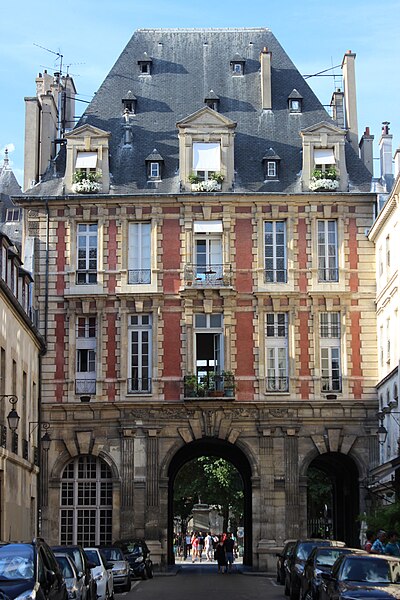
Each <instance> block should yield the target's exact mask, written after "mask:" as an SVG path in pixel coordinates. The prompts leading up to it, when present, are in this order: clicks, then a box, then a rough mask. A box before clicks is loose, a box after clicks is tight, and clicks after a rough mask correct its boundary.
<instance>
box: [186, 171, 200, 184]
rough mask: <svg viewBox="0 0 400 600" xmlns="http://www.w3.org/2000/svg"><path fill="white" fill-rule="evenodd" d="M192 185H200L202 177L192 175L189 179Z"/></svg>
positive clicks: (195, 174)
mask: <svg viewBox="0 0 400 600" xmlns="http://www.w3.org/2000/svg"><path fill="white" fill-rule="evenodd" d="M188 179H189V181H190V183H199V181H200V177H199V176H198V175H197V173H193V172H192V173H190V175H189V177H188Z"/></svg>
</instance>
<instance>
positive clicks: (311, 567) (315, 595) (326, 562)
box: [300, 546, 366, 600]
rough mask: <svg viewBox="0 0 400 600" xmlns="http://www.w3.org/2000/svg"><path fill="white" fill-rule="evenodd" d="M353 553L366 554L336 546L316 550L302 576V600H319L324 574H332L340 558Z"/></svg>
mask: <svg viewBox="0 0 400 600" xmlns="http://www.w3.org/2000/svg"><path fill="white" fill-rule="evenodd" d="M351 553H355V554H366V552H365V550H357V549H355V548H335V547H334V546H322V547H321V546H317V547H316V548H314V549H313V550H312V552H311V554H310V556H309V558H308V559H307V561H306V564H305V567H304V571H303V573H302V574H301V575H300V600H319V595H320V589H321V586H322V585H323V581H324V580H323V579H322V574H323V573H331V572H332V567H333V565H334V564H335V562H336V560H337V559H338V558H339V556H341V555H342V554H351Z"/></svg>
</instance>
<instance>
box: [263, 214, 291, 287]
mask: <svg viewBox="0 0 400 600" xmlns="http://www.w3.org/2000/svg"><path fill="white" fill-rule="evenodd" d="M281 224H282V225H283V231H282V232H279V231H277V227H278V225H281ZM268 225H271V226H272V231H271V232H267V226H268ZM263 234H264V240H263V241H264V280H265V283H274V284H275V283H287V280H288V277H287V271H288V269H287V264H288V253H287V222H286V220H285V219H277V220H265V221H264V222H263ZM268 234H270V235H271V236H272V244H267V240H266V237H267V235H268ZM278 235H283V243H281V244H278V243H277V237H278ZM267 248H271V256H268V255H267ZM278 248H282V249H283V256H278ZM267 260H272V269H271V268H270V269H267ZM278 261H283V265H284V266H283V268H281V269H278ZM271 272H272V279H271V276H269V278H268V275H267V273H271ZM279 273H282V277H281V279H280V280H279V276H278V274H279Z"/></svg>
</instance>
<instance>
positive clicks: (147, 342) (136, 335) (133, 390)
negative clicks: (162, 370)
mask: <svg viewBox="0 0 400 600" xmlns="http://www.w3.org/2000/svg"><path fill="white" fill-rule="evenodd" d="M128 336H129V362H128V365H129V366H128V369H129V372H128V393H130V394H140V393H147V394H148V393H150V392H151V370H152V318H151V315H148V314H140V315H131V316H130V319H129V329H128Z"/></svg>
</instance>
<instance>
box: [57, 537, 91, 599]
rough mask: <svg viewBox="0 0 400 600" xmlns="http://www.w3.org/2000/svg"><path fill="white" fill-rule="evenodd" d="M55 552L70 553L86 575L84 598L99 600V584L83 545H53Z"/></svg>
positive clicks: (79, 569) (79, 568)
mask: <svg viewBox="0 0 400 600" xmlns="http://www.w3.org/2000/svg"><path fill="white" fill-rule="evenodd" d="M51 549H52V550H53V552H61V553H62V554H68V556H70V557H71V558H72V560H73V561H74V563H75V564H76V566H77V567H78V571H82V573H83V574H84V576H85V579H84V582H85V586H84V589H83V595H82V600H97V585H96V582H95V580H94V578H93V575H92V571H91V566H92V565H91V564H90V562H89V561H88V559H87V556H86V554H85V552H84V551H83V548H82V546H79V545H75V546H52V547H51Z"/></svg>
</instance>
